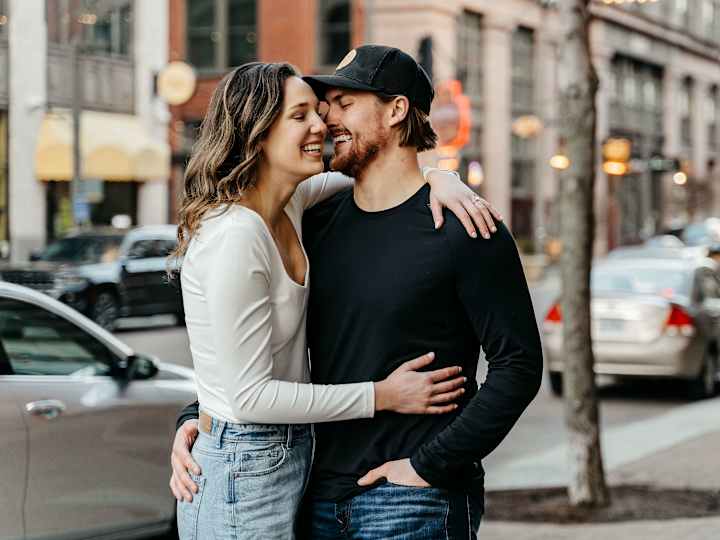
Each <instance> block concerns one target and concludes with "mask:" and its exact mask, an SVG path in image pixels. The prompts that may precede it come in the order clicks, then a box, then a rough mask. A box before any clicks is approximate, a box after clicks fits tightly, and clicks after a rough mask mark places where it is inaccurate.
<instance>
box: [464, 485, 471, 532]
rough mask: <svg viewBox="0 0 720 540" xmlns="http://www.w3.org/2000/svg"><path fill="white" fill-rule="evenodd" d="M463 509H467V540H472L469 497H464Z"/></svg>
mask: <svg viewBox="0 0 720 540" xmlns="http://www.w3.org/2000/svg"><path fill="white" fill-rule="evenodd" d="M465 508H466V509H467V518H468V540H472V524H471V523H470V497H469V496H467V495H465Z"/></svg>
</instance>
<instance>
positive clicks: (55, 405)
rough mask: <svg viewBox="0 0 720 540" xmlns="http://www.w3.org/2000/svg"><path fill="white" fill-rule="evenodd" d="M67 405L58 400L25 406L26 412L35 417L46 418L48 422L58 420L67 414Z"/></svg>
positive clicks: (37, 402) (31, 403)
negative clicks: (63, 414) (64, 413)
mask: <svg viewBox="0 0 720 540" xmlns="http://www.w3.org/2000/svg"><path fill="white" fill-rule="evenodd" d="M65 409H66V407H65V404H64V403H63V402H62V401H59V400H57V399H41V400H39V401H31V402H30V403H26V404H25V412H26V413H28V414H32V415H33V416H44V417H45V418H47V419H48V420H52V419H53V418H57V417H58V416H60V415H61V414H62V413H63V412H65Z"/></svg>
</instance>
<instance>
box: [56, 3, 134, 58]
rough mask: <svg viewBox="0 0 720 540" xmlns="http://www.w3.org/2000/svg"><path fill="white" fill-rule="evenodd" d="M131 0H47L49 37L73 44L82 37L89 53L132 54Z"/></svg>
mask: <svg viewBox="0 0 720 540" xmlns="http://www.w3.org/2000/svg"><path fill="white" fill-rule="evenodd" d="M132 4H133V2H132V0H117V1H115V2H106V1H103V0H82V1H81V0H47V1H46V13H47V24H48V40H49V41H50V42H52V43H59V44H70V43H72V42H73V39H74V38H75V37H78V38H79V39H80V43H81V46H82V50H83V52H85V53H88V54H102V55H118V56H130V55H131V54H132V24H133V10H132Z"/></svg>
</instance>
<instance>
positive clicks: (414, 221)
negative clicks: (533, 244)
mask: <svg viewBox="0 0 720 540" xmlns="http://www.w3.org/2000/svg"><path fill="white" fill-rule="evenodd" d="M428 197H429V188H428V186H424V187H423V188H421V189H420V190H419V191H418V192H417V193H416V194H415V195H414V196H412V197H411V198H410V199H408V200H407V201H405V202H404V203H402V204H401V205H399V206H397V207H394V208H391V209H389V210H384V211H380V212H364V211H363V210H361V209H360V208H359V207H358V206H357V205H356V204H355V202H354V199H353V196H352V191H351V190H347V191H344V192H341V193H339V194H337V195H336V196H334V197H332V198H331V199H329V200H328V201H326V202H324V203H322V204H320V205H318V206H316V207H314V208H312V209H311V210H309V211H307V212H306V213H305V218H304V220H303V235H304V244H305V248H306V251H307V252H308V255H309V258H310V282H311V289H310V300H309V307H308V309H309V312H308V345H309V347H310V358H311V367H312V380H313V382H314V383H319V384H342V383H350V382H360V381H367V380H373V381H379V380H382V379H384V378H385V377H387V375H389V374H390V373H391V372H392V371H393V370H394V369H396V368H397V367H398V366H399V365H400V364H402V363H403V362H405V361H407V360H409V359H412V358H415V357H417V356H419V355H421V354H424V353H426V352H428V351H434V352H435V353H436V358H435V361H434V362H433V363H432V364H431V365H430V366H428V368H427V369H428V370H430V369H437V368H440V367H447V366H453V365H461V366H462V367H463V374H464V375H466V376H467V377H468V385H467V387H466V388H467V392H466V394H465V396H464V397H463V399H462V400H461V401H460V405H461V407H460V408H459V409H458V412H456V413H453V414H446V415H440V416H438V415H402V414H397V413H393V412H379V413H377V414H376V415H375V417H374V418H371V419H361V420H349V421H343V422H334V423H324V424H317V425H316V436H317V447H316V453H315V462H314V466H313V473H312V480H311V484H310V494H311V496H313V497H316V498H320V499H326V500H334V501H337V500H342V499H345V498H348V497H351V496H353V495H356V494H358V493H360V492H362V491H363V490H365V489H368V488H361V487H359V486H357V479H358V478H359V477H361V476H362V475H364V474H365V473H366V472H367V471H368V470H370V469H372V468H375V467H377V466H379V465H381V464H383V463H385V462H386V461H391V460H396V459H401V458H407V457H409V458H410V460H411V463H412V465H413V467H414V468H415V470H416V471H417V472H418V474H419V475H420V476H421V477H423V478H424V479H425V480H426V481H428V482H429V483H430V484H431V485H433V486H436V487H444V488H448V489H452V490H461V491H464V492H468V493H471V494H473V495H475V496H478V497H480V496H481V495H482V491H483V470H482V466H481V465H480V461H481V460H482V459H483V458H484V457H485V456H486V455H488V454H489V453H490V452H491V451H492V450H493V449H494V448H495V447H496V446H497V445H498V444H499V443H500V442H501V441H502V439H503V438H504V437H505V436H506V435H507V433H508V432H509V431H510V429H511V428H512V426H513V425H514V423H515V422H516V421H517V419H518V418H519V416H520V414H521V413H522V412H523V410H524V409H525V408H526V407H527V405H528V404H529V403H530V401H531V400H532V399H533V397H534V396H535V394H536V393H537V390H538V388H539V384H540V380H541V376H542V353H541V345H540V338H539V335H538V331H537V326H536V323H535V317H534V315H533V309H532V304H531V301H530V295H529V292H528V288H527V284H526V281H525V277H524V275H523V271H522V266H521V264H520V259H519V256H518V253H517V249H516V247H515V243H514V241H513V239H512V236H511V235H510V233H509V232H508V230H507V229H506V228H505V227H504V226H503V225H502V224H500V225H499V227H498V232H497V233H495V234H494V235H493V236H492V238H491V239H490V240H484V239H472V238H470V237H468V235H467V233H466V232H465V230H464V228H463V227H462V225H461V224H460V223H459V221H457V220H456V219H455V218H454V216H451V215H448V216H447V220H446V224H445V225H444V226H443V227H442V228H441V229H439V230H435V228H434V224H433V220H432V216H431V214H430V210H429V208H428V207H427V203H428ZM481 346H482V348H483V350H484V352H485V356H486V359H487V361H488V363H489V367H488V375H487V378H486V381H485V383H484V384H483V385H482V387H481V388H480V389H478V388H477V385H476V384H475V375H476V371H477V363H478V356H479V352H480V347H481ZM193 412H194V413H195V415H196V409H195V411H193V410H191V409H186V411H184V412H183V415H182V416H181V419H180V421H184V420H185V419H187V418H188V417H192V416H193V414H192V413H193ZM186 413H188V414H186Z"/></svg>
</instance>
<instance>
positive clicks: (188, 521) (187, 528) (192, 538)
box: [177, 473, 205, 540]
mask: <svg viewBox="0 0 720 540" xmlns="http://www.w3.org/2000/svg"><path fill="white" fill-rule="evenodd" d="M190 478H192V481H193V482H195V484H197V487H198V490H197V493H195V494H194V495H193V499H192V502H186V501H184V500H183V501H178V503H177V526H178V537H179V538H180V540H196V539H197V538H198V514H199V512H200V502H201V501H202V496H203V493H204V492H205V477H204V476H196V475H194V474H192V473H190Z"/></svg>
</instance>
